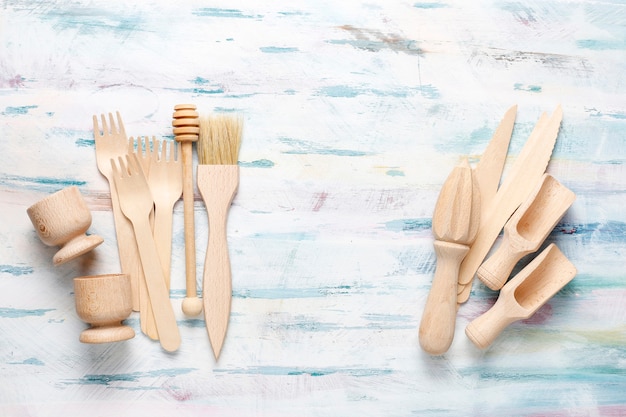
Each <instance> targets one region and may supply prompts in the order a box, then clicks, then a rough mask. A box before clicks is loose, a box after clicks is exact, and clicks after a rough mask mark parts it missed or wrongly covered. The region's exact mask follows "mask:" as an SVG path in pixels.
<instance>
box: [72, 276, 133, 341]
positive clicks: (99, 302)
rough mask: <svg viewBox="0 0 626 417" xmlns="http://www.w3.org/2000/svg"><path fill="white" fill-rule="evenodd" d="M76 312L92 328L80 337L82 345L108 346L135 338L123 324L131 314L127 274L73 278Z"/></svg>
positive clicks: (131, 331)
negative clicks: (103, 344)
mask: <svg viewBox="0 0 626 417" xmlns="http://www.w3.org/2000/svg"><path fill="white" fill-rule="evenodd" d="M74 294H75V298H76V313H77V314H78V317H80V319H81V320H83V321H84V322H86V323H89V324H91V327H90V328H89V329H87V330H84V331H83V332H82V333H81V334H80V341H81V342H83V343H109V342H119V341H122V340H128V339H132V338H133V337H135V331H134V330H133V329H132V328H130V327H128V326H125V325H123V324H122V321H123V320H124V319H126V318H128V316H130V313H131V311H132V308H133V306H132V299H131V287H130V276H129V275H128V274H105V275H91V276H84V277H78V278H74Z"/></svg>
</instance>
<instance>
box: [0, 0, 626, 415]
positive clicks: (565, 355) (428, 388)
mask: <svg viewBox="0 0 626 417" xmlns="http://www.w3.org/2000/svg"><path fill="white" fill-rule="evenodd" d="M625 66H626V5H625V4H624V3H623V2H621V1H617V0H613V1H612V0H607V1H602V2H595V1H594V2H587V1H573V2H571V1H567V2H566V1H558V0H548V1H537V0H532V1H529V2H491V1H474V2H462V1H454V0H453V1H448V2H439V1H435V2H415V1H412V2H384V1H371V2H366V1H359V0H348V1H341V2H331V1H318V2H312V1H310V2H306V1H295V2H294V1H273V2H254V1H246V0H234V1H231V2H221V1H215V2H206V1H198V0H192V1H185V2H171V1H169V2H166V1H160V0H158V1H152V2H146V3H141V2H140V3H139V4H133V2H120V1H95V2H82V1H72V2H70V1H66V0H61V1H57V2H38V1H10V0H9V1H4V2H2V3H0V212H1V216H0V415H3V416H68V415H98V416H105V415H107V416H108V415H118V416H119V415H150V416H171V415H174V413H176V415H198V416H199V415H203V416H205V415H221V416H251V415H259V416H294V415H303V416H307V415H310V416H313V415H315V416H349V415H355V416H369V415H371V416H379V415H387V416H408V415H419V416H429V415H432V416H435V415H436V416H475V415H486V416H504V415H506V416H545V415H560V416H570V415H571V416H618V415H619V416H621V415H625V414H626V394H625V392H626V371H625V368H626V273H625V272H624V258H625V257H626V235H625V233H626V226H625V215H624V213H625V209H624V207H625V206H626V194H625V191H626V170H625V166H626V165H625V159H626V101H625V99H624V98H625V97H626V82H625V78H624V74H625V71H624V70H625ZM185 102H191V103H195V104H197V105H198V108H199V109H200V110H201V111H203V112H207V113H208V112H210V111H214V110H215V111H227V112H238V113H241V114H243V115H244V120H245V131H244V136H243V144H242V147H241V153H240V158H239V159H240V167H241V184H240V188H239V193H238V194H237V196H236V198H235V200H234V202H233V206H232V208H231V211H230V217H229V223H228V238H229V247H230V250H231V261H232V273H233V302H232V317H231V321H230V327H229V331H228V335H227V339H226V342H225V345H224V348H223V351H222V354H221V357H220V359H219V361H218V362H217V363H216V362H215V360H214V359H213V357H212V354H211V350H210V346H209V343H208V337H207V334H206V330H205V328H204V322H203V320H202V319H200V318H193V319H190V318H186V317H185V316H183V314H182V312H181V310H180V304H181V302H182V300H183V298H184V296H185V291H184V285H185V284H184V282H185V281H184V248H183V241H184V238H183V231H182V221H183V219H182V202H179V203H178V204H177V205H176V207H175V213H174V227H175V229H174V238H173V239H174V247H173V259H172V267H173V270H172V277H171V287H172V290H171V297H172V300H173V303H174V308H175V311H176V314H177V320H178V325H179V327H180V329H181V336H182V345H181V348H180V350H179V351H178V352H176V353H174V354H168V353H166V352H164V351H163V350H162V349H161V348H160V346H159V344H158V343H156V342H153V341H150V340H149V339H148V338H147V337H145V336H143V335H142V334H141V333H140V330H139V321H138V317H137V315H136V314H137V313H133V315H132V316H131V318H130V319H129V320H128V321H127V323H128V324H129V325H130V326H131V327H133V328H134V329H135V330H136V332H137V333H138V335H137V336H136V337H135V338H134V339H132V340H129V341H127V342H123V343H119V344H109V345H86V344H81V343H79V341H78V336H79V334H80V332H81V331H82V330H83V329H85V328H86V325H85V324H84V323H83V322H82V321H81V320H80V319H79V318H78V317H77V315H76V312H75V308H74V294H73V283H72V279H73V278H74V277H76V276H80V275H85V274H96V273H113V272H118V271H119V261H118V258H117V252H116V246H115V236H114V228H113V217H112V213H111V209H110V200H109V197H108V188H107V183H106V181H105V179H104V178H103V177H102V176H101V175H100V174H99V172H98V170H97V168H96V164H95V151H94V143H93V139H92V132H91V116H92V115H93V114H100V113H103V112H109V111H115V110H119V111H120V112H121V114H122V116H123V118H124V120H125V123H126V129H127V133H128V134H129V135H133V136H137V135H157V136H162V137H165V138H168V139H172V134H171V127H170V124H171V115H172V111H173V106H174V105H175V104H177V103H185ZM559 103H561V104H562V105H563V109H564V119H563V125H562V129H561V133H560V136H559V138H558V141H557V145H556V148H555V152H554V155H553V159H552V161H551V163H550V166H549V168H548V171H549V172H550V173H551V174H552V175H554V176H555V177H556V178H557V179H558V180H559V181H561V182H562V183H563V184H564V185H566V186H567V187H569V188H571V189H572V190H573V191H574V192H576V194H577V200H576V202H575V203H574V205H573V206H572V208H571V209H570V210H569V211H568V213H567V214H566V216H565V217H564V219H563V220H562V221H561V222H560V223H559V224H558V225H557V226H556V228H555V229H554V231H553V232H552V233H551V234H550V236H549V238H548V242H556V243H557V245H558V246H559V247H560V248H561V249H562V250H563V252H564V253H565V254H566V255H567V256H568V258H569V259H570V260H571V261H572V262H573V263H574V264H575V265H576V267H577V268H578V271H579V273H578V275H577V276H576V277H575V278H574V280H573V281H572V282H571V283H570V284H569V285H567V286H566V287H565V288H564V289H563V290H562V291H561V292H559V293H558V294H557V296H556V297H555V298H553V299H552V300H551V301H550V302H549V303H548V304H546V305H545V306H544V307H543V308H542V309H541V310H540V311H539V312H538V313H537V314H536V315H535V316H534V317H533V318H531V319H529V320H527V321H524V322H521V323H516V324H514V325H512V326H510V327H509V328H507V329H506V330H505V331H504V332H503V333H502V334H501V335H500V337H499V338H498V339H497V340H496V342H495V343H494V344H493V345H492V346H491V348H490V349H489V350H487V351H484V352H483V351H479V350H477V349H476V348H475V347H474V346H473V345H472V344H471V342H470V341H469V340H468V339H467V338H466V337H465V335H464V333H463V329H464V328H465V326H466V325H467V323H469V321H471V320H472V319H474V318H475V317H477V316H478V315H480V314H481V313H482V312H484V311H486V310H487V309H488V308H489V307H490V306H491V305H492V304H493V303H494V302H495V299H496V298H497V294H496V293H494V292H492V291H490V290H488V289H487V288H485V287H484V286H483V285H482V284H480V283H479V282H478V281H476V282H475V285H474V288H473V290H472V295H471V297H470V299H469V301H468V303H467V304H465V305H463V306H462V307H461V308H460V310H459V316H458V319H457V324H456V337H455V339H454V342H453V344H452V347H451V348H450V350H449V351H448V353H447V354H446V355H444V356H441V357H430V356H428V355H426V354H424V353H423V352H421V350H420V349H419V345H418V339H417V329H418V325H419V322H420V318H421V314H422V310H423V306H424V303H425V300H426V297H427V294H428V290H429V286H430V282H431V279H432V276H433V274H434V266H435V256H434V251H433V245H432V243H433V237H432V233H431V217H432V212H433V208H434V204H435V201H436V198H437V194H438V192H439V189H440V187H441V185H442V183H443V181H444V180H445V178H446V176H447V175H448V173H449V172H450V170H451V169H452V167H454V166H455V165H456V164H457V162H458V161H459V158H460V157H461V156H463V155H469V156H470V160H471V161H472V162H475V161H476V158H477V157H478V156H479V155H480V153H482V151H483V150H484V148H485V147H486V145H487V142H488V140H489V139H490V137H491V134H492V132H493V130H494V129H495V127H496V126H497V124H498V122H499V120H500V118H501V117H502V116H503V115H504V112H505V111H506V110H507V109H508V108H509V107H510V106H511V105H513V104H518V106H519V114H518V118H517V123H516V126H515V130H514V133H513V135H514V136H513V140H512V143H511V147H510V152H509V160H508V161H507V167H508V166H510V164H511V162H512V161H513V159H514V158H515V156H516V155H517V154H518V152H519V150H520V149H521V147H522V145H523V143H524V141H525V139H526V138H527V136H528V134H529V132H530V130H531V129H532V126H533V125H534V123H535V121H536V120H537V118H538V117H539V115H540V113H541V112H543V111H547V112H551V111H552V110H553V109H554V108H555V107H556V105H557V104H559ZM505 174H506V169H505ZM69 185H77V186H78V187H79V188H80V190H81V192H82V193H83V195H84V196H85V199H86V201H87V203H88V206H89V207H90V209H91V210H92V214H93V224H92V227H91V229H90V231H91V232H92V233H95V234H99V235H100V236H102V237H104V239H105V242H104V243H103V244H102V245H101V246H100V247H98V248H97V249H95V250H94V251H93V252H92V253H91V254H90V255H88V256H86V257H84V258H82V259H80V260H78V261H75V262H72V263H70V264H67V265H62V266H59V267H53V266H52V263H51V259H52V255H53V254H54V252H55V251H56V249H55V248H50V247H46V246H44V245H43V244H42V243H41V242H40V241H39V239H38V237H37V234H36V233H35V231H34V229H33V227H32V224H31V223H30V221H29V219H28V216H27V215H26V208H27V207H28V206H30V205H31V204H33V203H34V202H36V201H38V200H39V199H41V198H43V197H44V196H47V195H49V194H50V193H52V192H54V191H57V190H59V189H62V188H64V187H66V186H69ZM195 211H196V239H197V247H196V248H197V253H198V256H197V262H198V271H202V266H203V265H202V262H203V259H204V256H203V254H204V253H205V250H206V237H207V220H206V216H205V214H204V213H205V212H204V207H203V205H202V202H201V200H200V198H199V195H196V204H195ZM518 269H519V268H518ZM198 275H199V276H200V272H198Z"/></svg>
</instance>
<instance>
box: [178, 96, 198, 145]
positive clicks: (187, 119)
mask: <svg viewBox="0 0 626 417" xmlns="http://www.w3.org/2000/svg"><path fill="white" fill-rule="evenodd" d="M173 117H174V120H173V121H172V126H173V127H174V139H176V140H177V141H178V142H196V141H197V140H198V135H199V134H200V121H199V119H198V112H197V111H196V106H195V105H194V104H177V105H176V106H174V115H173Z"/></svg>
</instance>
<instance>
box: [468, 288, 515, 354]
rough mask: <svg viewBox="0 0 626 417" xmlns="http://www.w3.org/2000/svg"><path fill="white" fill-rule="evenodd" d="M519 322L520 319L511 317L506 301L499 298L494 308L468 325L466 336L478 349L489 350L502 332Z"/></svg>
mask: <svg viewBox="0 0 626 417" xmlns="http://www.w3.org/2000/svg"><path fill="white" fill-rule="evenodd" d="M517 320H520V317H517V316H515V315H511V314H510V311H509V308H508V306H507V305H506V302H505V300H504V299H503V298H498V301H496V303H495V304H494V305H493V307H491V308H490V309H489V310H487V312H486V313H484V314H483V315H481V316H479V317H478V318H476V319H474V320H473V321H471V322H470V324H468V325H467V327H466V328H465V335H466V336H467V337H468V338H469V340H471V341H472V343H474V344H475V345H476V346H477V347H478V348H480V349H487V348H488V347H489V346H490V345H491V344H492V343H493V341H494V340H496V338H497V337H498V336H499V335H500V333H502V330H504V329H505V328H506V327H507V326H508V325H509V324H511V323H513V322H515V321H517Z"/></svg>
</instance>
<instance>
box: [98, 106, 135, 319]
mask: <svg viewBox="0 0 626 417" xmlns="http://www.w3.org/2000/svg"><path fill="white" fill-rule="evenodd" d="M116 114H117V125H116V123H115V120H114V119H113V115H112V114H111V113H109V123H108V124H107V120H106V117H105V115H104V114H102V115H100V118H101V121H102V128H100V127H99V125H98V118H97V117H96V116H95V115H94V116H93V138H94V140H95V144H96V163H97V165H98V170H99V171H100V173H101V174H102V175H103V176H104V177H106V179H107V181H108V182H109V190H110V192H111V206H112V209H113V219H114V221H115V234H116V236H117V248H118V252H119V256H120V264H121V268H122V272H124V273H126V274H128V275H130V279H131V289H132V301H133V303H132V304H133V310H135V311H139V276H140V275H141V273H140V271H141V264H140V263H139V255H138V254H139V252H138V250H137V244H136V243H135V235H134V232H133V227H132V224H131V223H130V222H129V221H128V219H127V218H126V217H124V214H123V213H122V210H121V209H120V204H119V199H118V193H117V190H116V187H115V181H114V180H113V174H112V170H111V159H112V158H113V159H115V158H118V157H120V156H123V155H126V152H127V146H128V145H127V144H128V140H127V138H126V131H125V129H124V123H123V122H122V117H121V116H120V113H119V112H116Z"/></svg>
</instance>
